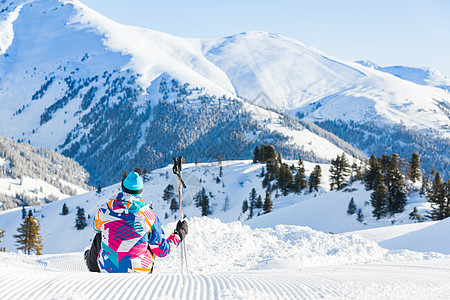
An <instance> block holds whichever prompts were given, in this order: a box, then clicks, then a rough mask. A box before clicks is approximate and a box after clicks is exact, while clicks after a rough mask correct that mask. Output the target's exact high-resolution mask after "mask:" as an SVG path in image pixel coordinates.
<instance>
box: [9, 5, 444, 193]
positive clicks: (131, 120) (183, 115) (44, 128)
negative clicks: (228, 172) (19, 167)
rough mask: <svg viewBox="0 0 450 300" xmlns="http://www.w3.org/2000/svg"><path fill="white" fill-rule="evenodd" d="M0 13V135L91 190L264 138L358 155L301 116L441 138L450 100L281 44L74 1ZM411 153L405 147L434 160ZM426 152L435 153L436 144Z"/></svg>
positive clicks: (294, 151) (283, 146) (238, 151)
mask: <svg viewBox="0 0 450 300" xmlns="http://www.w3.org/2000/svg"><path fill="white" fill-rule="evenodd" d="M0 8H1V9H0V34H1V36H0V54H2V55H1V56H0V101H1V103H2V105H1V107H0V114H1V115H2V116H5V117H2V118H1V119H0V134H3V135H5V136H9V137H13V138H15V139H23V140H26V141H27V140H30V142H31V144H33V145H35V146H42V147H46V148H50V149H56V150H57V151H58V152H61V153H63V154H65V155H67V156H70V157H72V158H74V159H75V160H76V161H77V162H79V163H80V164H81V165H83V166H84V167H85V168H86V169H87V170H88V171H89V173H90V174H91V176H92V178H93V182H95V183H102V184H111V183H113V182H116V181H117V180H119V179H120V174H121V173H122V172H123V170H124V169H126V168H130V167H131V166H135V165H141V166H142V167H147V168H150V169H153V168H155V167H161V166H163V165H164V164H166V163H167V161H170V158H171V156H173V155H178V154H179V153H182V154H183V155H184V156H185V157H186V158H187V159H188V160H189V161H193V160H194V159H197V158H198V159H211V158H216V157H217V156H218V155H221V156H222V157H224V158H228V159H231V158H235V159H244V158H248V157H249V155H250V153H251V150H252V149H253V148H254V146H255V145H257V144H261V143H263V142H264V143H272V144H275V145H276V146H277V149H280V150H281V151H282V152H283V154H284V155H285V157H291V158H298V157H299V156H302V157H303V158H305V159H308V160H311V161H316V162H326V161H329V159H330V158H332V157H334V156H335V155H336V154H338V153H341V152H342V151H345V152H347V153H348V154H351V155H354V156H357V157H361V158H362V157H363V156H364V155H362V154H361V153H359V152H358V150H356V149H355V148H353V147H352V146H351V145H350V144H352V145H354V146H357V147H359V144H357V143H356V142H355V140H353V139H352V138H349V137H348V136H346V135H342V136H341V135H339V134H338V132H335V134H336V135H337V136H339V137H337V136H334V135H333V134H328V133H326V132H325V133H324V132H323V131H322V132H323V133H318V132H317V130H312V129H311V128H312V125H311V124H306V123H305V122H308V120H309V121H321V120H322V121H323V120H342V121H344V122H348V121H352V122H356V123H357V124H359V123H360V122H361V123H365V122H372V123H376V124H377V126H380V128H383V126H387V125H388V124H390V125H392V124H402V126H407V128H408V129H410V130H413V131H415V130H416V129H419V130H428V131H430V130H431V131H432V136H433V137H436V136H437V137H439V138H440V137H444V138H447V137H448V136H449V127H448V126H449V117H448V106H449V99H450V95H449V93H448V92H446V91H444V90H442V89H439V88H435V87H430V86H423V85H418V84H415V83H412V82H410V81H406V80H402V79H400V78H398V77H395V76H392V75H390V74H386V73H384V72H380V71H377V70H374V69H373V68H368V67H364V66H362V65H360V64H357V63H351V62H343V61H340V60H338V59H335V58H333V57H330V56H328V55H326V54H324V53H322V52H320V51H318V50H316V49H313V48H311V47H308V46H306V45H303V44H301V43H300V42H298V41H295V40H292V39H289V38H286V37H283V36H280V35H273V34H269V33H265V32H248V33H243V34H238V35H234V36H231V37H226V38H222V39H212V40H201V39H189V38H180V37H175V36H171V35H168V34H165V33H161V32H157V31H153V30H149V29H144V28H138V27H133V26H124V25H121V24H118V23H116V22H114V21H112V20H109V19H107V18H105V17H104V16H102V15H100V14H98V13H97V12H95V11H93V10H92V9H90V8H88V7H86V6H85V5H84V4H82V3H81V2H80V1H78V0H60V1H58V0H31V1H23V0H15V1H10V2H3V3H1V4H0ZM265 108H268V109H270V110H271V111H270V110H267V109H265ZM274 110H275V111H276V112H273V111H274ZM282 111H284V112H285V113H288V114H290V115H292V116H294V117H293V118H291V119H289V118H287V117H286V116H285V115H283V114H282V113H281V112H282ZM295 116H297V117H301V118H304V120H303V121H302V122H303V123H301V122H300V121H299V120H297V119H296V118H295ZM358 126H359V125H358ZM316 127H317V126H316ZM327 130H328V129H327ZM386 132H387V131H386ZM365 136H366V137H371V136H372V135H371V134H367V135H365ZM340 138H341V139H340ZM342 139H344V140H346V141H347V142H344V141H343V140H342ZM383 140H385V138H384V136H381V137H379V143H380V144H382V143H383ZM417 144H419V143H416V144H401V145H400V146H399V147H403V148H405V149H408V151H409V152H410V151H417V152H420V154H423V153H422V152H425V151H426V150H428V148H427V149H417V147H418V146H417ZM229 145H231V147H230V146H229ZM402 145H403V146H402ZM429 145H430V147H429V148H430V149H436V148H442V142H441V141H440V140H439V141H434V140H433V141H431V142H430V143H429ZM382 146H386V145H384V144H383V145H382ZM319 149H320V150H319ZM361 149H362V150H363V151H366V154H372V153H368V152H369V151H368V150H369V149H367V148H364V147H362V148H361ZM419 150H420V151H419ZM393 151H397V152H399V150H398V149H393ZM408 151H407V153H405V154H406V156H408V155H410V154H411V153H409V152H408ZM376 154H379V153H376ZM442 156H445V155H443V154H442V153H438V154H436V155H434V154H433V155H431V157H430V158H428V157H427V158H425V160H426V161H427V162H430V164H431V162H432V161H442V159H441V158H442ZM111 161H114V162H115V163H114V164H110V163H108V162H111ZM447 164H448V163H447V162H444V164H443V166H441V165H439V166H436V168H437V169H442V168H445V166H447ZM428 167H431V166H428Z"/></svg>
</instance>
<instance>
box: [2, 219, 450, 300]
mask: <svg viewBox="0 0 450 300" xmlns="http://www.w3.org/2000/svg"><path fill="white" fill-rule="evenodd" d="M186 246H187V253H188V258H189V269H190V274H189V275H180V271H179V253H178V251H177V252H176V253H173V254H171V255H170V256H168V257H166V258H165V259H159V260H157V262H156V266H155V273H154V274H152V275H148V276H147V275H134V274H98V273H89V272H88V271H87V270H86V267H85V265H84V262H83V258H82V253H81V252H76V253H65V254H53V255H43V256H34V255H32V256H28V255H23V254H17V253H0V281H1V282H2V289H0V299H150V298H151V299H255V298H259V299H317V298H325V299H349V298H350V299H351V298H354V299H361V298H362V297H364V298H365V299H380V298H389V299H425V298H428V299H444V298H446V297H447V296H448V295H447V292H448V290H450V256H445V255H443V254H439V253H432V252H428V253H421V252H412V251H409V250H396V251H390V250H386V249H383V248H381V247H379V246H378V245H377V244H376V243H375V242H372V241H369V240H366V239H363V238H361V237H359V236H356V235H355V236H348V235H343V234H342V235H333V234H326V233H322V232H318V231H314V230H312V229H310V228H308V227H302V226H287V225H280V226H277V227H276V228H275V229H270V228H264V229H253V230H252V229H250V227H249V226H246V225H242V224H241V223H240V222H234V223H221V222H220V221H219V220H217V219H211V218H206V217H205V218H191V219H190V234H189V235H188V237H187V239H186ZM156 297H157V298H156Z"/></svg>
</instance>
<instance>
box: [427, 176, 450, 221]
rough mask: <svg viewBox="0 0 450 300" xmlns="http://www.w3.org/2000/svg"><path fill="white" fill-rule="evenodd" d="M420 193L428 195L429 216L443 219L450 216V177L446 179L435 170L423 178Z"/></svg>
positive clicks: (433, 218)
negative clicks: (429, 204)
mask: <svg viewBox="0 0 450 300" xmlns="http://www.w3.org/2000/svg"><path fill="white" fill-rule="evenodd" d="M420 193H421V194H422V195H425V196H427V197H428V201H429V202H430V203H431V208H432V209H431V211H430V213H429V214H428V216H427V217H428V218H430V219H432V220H443V219H445V218H448V217H450V179H447V181H445V180H444V179H443V178H442V176H441V174H440V173H439V172H435V171H434V170H433V171H432V172H431V174H430V175H429V176H427V177H426V178H423V180H422V187H421V189H420Z"/></svg>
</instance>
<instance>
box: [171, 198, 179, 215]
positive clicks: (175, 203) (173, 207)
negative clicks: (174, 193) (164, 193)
mask: <svg viewBox="0 0 450 300" xmlns="http://www.w3.org/2000/svg"><path fill="white" fill-rule="evenodd" d="M178 208H179V205H178V201H177V200H175V198H172V200H171V201H170V210H171V211H172V213H175V212H177V210H178Z"/></svg>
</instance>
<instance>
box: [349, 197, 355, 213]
mask: <svg viewBox="0 0 450 300" xmlns="http://www.w3.org/2000/svg"><path fill="white" fill-rule="evenodd" d="M355 211H356V204H355V200H354V199H353V197H352V198H351V199H350V202H349V203H348V208H347V213H348V214H349V215H353V214H354V213H355Z"/></svg>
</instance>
